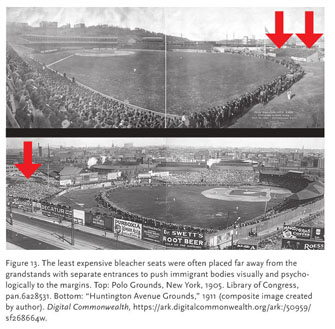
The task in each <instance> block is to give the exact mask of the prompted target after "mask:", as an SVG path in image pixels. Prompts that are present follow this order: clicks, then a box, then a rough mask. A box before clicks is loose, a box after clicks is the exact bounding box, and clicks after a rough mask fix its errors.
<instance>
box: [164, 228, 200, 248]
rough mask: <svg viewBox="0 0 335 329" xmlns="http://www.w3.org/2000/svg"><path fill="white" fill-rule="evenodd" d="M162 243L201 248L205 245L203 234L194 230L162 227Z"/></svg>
mask: <svg viewBox="0 0 335 329" xmlns="http://www.w3.org/2000/svg"><path fill="white" fill-rule="evenodd" d="M162 243H163V245H165V246H168V247H175V248H187V249H203V248H204V247H205V236H204V234H203V233H200V232H197V231H195V230H194V231H193V230H192V231H188V230H175V229H163V230H162Z"/></svg>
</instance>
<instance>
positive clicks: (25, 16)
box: [7, 7, 324, 41]
mask: <svg viewBox="0 0 335 329" xmlns="http://www.w3.org/2000/svg"><path fill="white" fill-rule="evenodd" d="M276 10H280V11H284V32H286V33H288V32H290V33H303V32H304V31H305V10H313V11H314V31H315V32H318V33H323V32H324V9H323V8H303V7H300V8H282V7H281V8H244V7H243V8H213V7H212V8H182V7H178V8H152V7H151V8H149V7H143V8H134V7H123V8H122V7H114V8H92V7H91V8H86V7H85V8H84V7H82V8H71V7H66V8H52V7H35V8H34V7H29V8H20V7H18V8H7V21H10V22H12V21H15V22H27V23H29V24H30V25H32V26H38V25H39V22H40V21H57V22H58V23H59V25H64V24H67V23H70V24H72V25H73V24H77V23H85V24H86V25H87V26H89V25H99V24H108V25H116V26H120V27H128V28H131V29H134V28H135V27H139V28H143V29H145V30H148V31H153V32H163V33H166V34H169V35H175V36H181V35H182V36H183V37H186V38H188V39H191V40H207V41H208V40H225V39H226V36H228V38H230V39H231V38H233V37H235V38H242V37H243V36H249V37H251V36H253V35H254V36H255V37H256V38H258V39H260V38H264V36H265V27H266V28H267V29H268V31H269V32H271V33H272V32H274V30H275V19H274V17H275V11H276Z"/></svg>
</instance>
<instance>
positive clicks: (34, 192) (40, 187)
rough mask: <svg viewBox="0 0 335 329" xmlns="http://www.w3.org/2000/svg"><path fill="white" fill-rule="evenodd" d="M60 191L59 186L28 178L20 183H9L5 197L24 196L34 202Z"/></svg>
mask: <svg viewBox="0 0 335 329" xmlns="http://www.w3.org/2000/svg"><path fill="white" fill-rule="evenodd" d="M60 191H61V189H60V188H59V187H57V186H54V185H52V184H49V185H48V184H47V183H44V182H43V183H37V182H34V181H30V180H27V181H26V182H24V183H21V184H13V185H9V186H7V189H6V192H7V197H13V198H25V199H29V200H31V201H36V202H40V201H42V200H44V199H46V198H49V197H51V196H53V195H55V194H56V193H59V192H60Z"/></svg>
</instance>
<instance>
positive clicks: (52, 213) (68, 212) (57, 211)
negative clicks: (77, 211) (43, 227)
mask: <svg viewBox="0 0 335 329" xmlns="http://www.w3.org/2000/svg"><path fill="white" fill-rule="evenodd" d="M41 209H42V214H43V215H45V216H48V217H56V218H60V219H64V220H68V221H72V218H73V211H72V209H70V208H68V207H65V206H62V205H59V204H58V205H55V204H52V203H47V202H42V203H41Z"/></svg>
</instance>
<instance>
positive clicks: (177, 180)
mask: <svg viewBox="0 0 335 329" xmlns="http://www.w3.org/2000/svg"><path fill="white" fill-rule="evenodd" d="M160 181H163V182H166V183H167V184H171V185H181V184H182V185H204V186H206V185H218V186H231V185H232V186H238V185H248V184H254V183H256V182H257V175H256V173H255V172H254V171H253V170H238V169H219V168H211V169H210V170H208V169H199V170H197V171H185V172H178V173H175V174H173V175H170V176H165V177H161V178H160Z"/></svg>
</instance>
